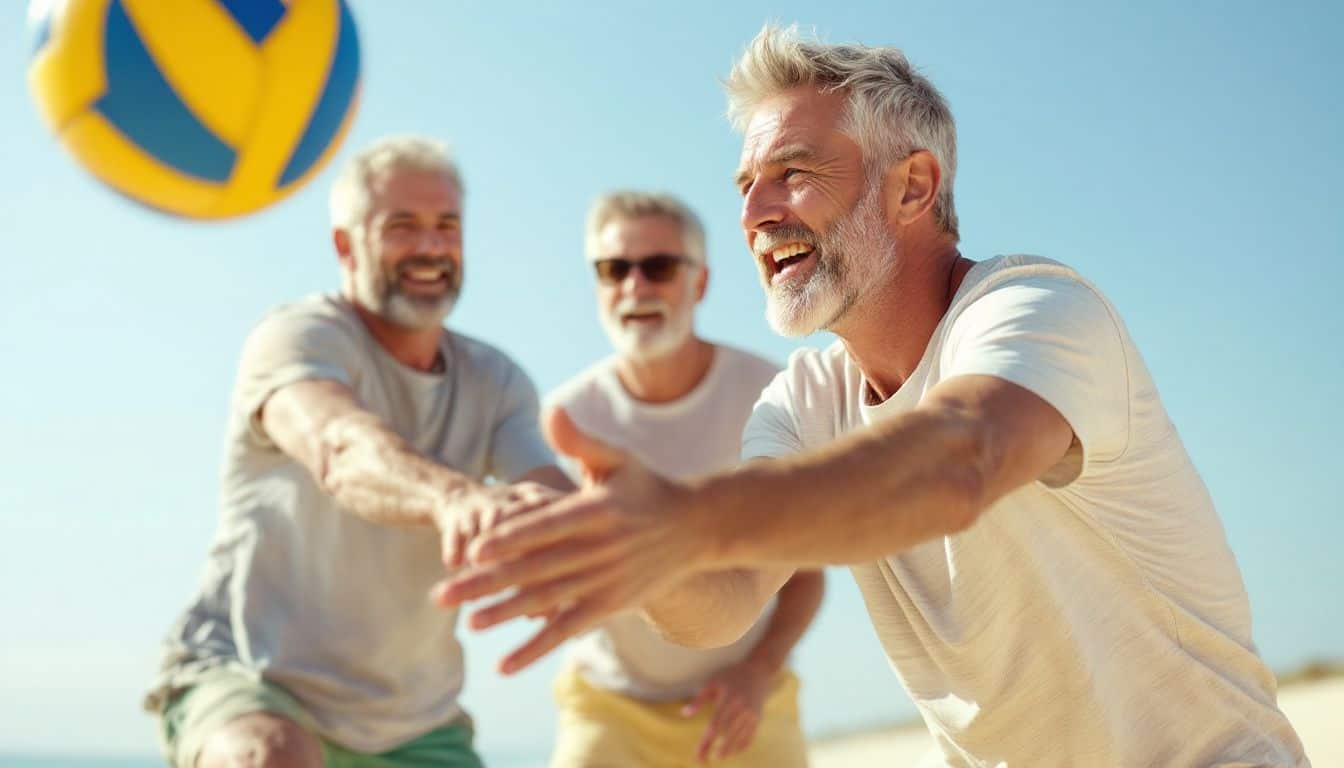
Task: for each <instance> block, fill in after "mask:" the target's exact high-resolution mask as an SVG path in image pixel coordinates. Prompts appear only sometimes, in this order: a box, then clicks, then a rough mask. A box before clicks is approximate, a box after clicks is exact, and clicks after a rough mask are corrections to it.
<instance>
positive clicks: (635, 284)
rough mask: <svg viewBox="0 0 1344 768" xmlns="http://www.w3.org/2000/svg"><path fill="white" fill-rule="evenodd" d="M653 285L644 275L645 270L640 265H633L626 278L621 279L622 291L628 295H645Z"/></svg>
mask: <svg viewBox="0 0 1344 768" xmlns="http://www.w3.org/2000/svg"><path fill="white" fill-rule="evenodd" d="M652 285H653V284H652V283H650V282H649V279H648V278H647V277H645V276H644V270H642V269H640V268H639V267H638V266H631V267H630V271H629V272H628V273H627V274H626V276H625V279H624V280H622V281H621V293H623V294H625V295H627V296H643V295H645V294H647V293H648V292H649V288H650V287H651V286H652Z"/></svg>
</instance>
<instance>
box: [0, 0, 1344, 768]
mask: <svg viewBox="0 0 1344 768" xmlns="http://www.w3.org/2000/svg"><path fill="white" fill-rule="evenodd" d="M840 5H841V4H838V3H836V4H829V6H830V7H827V8H825V9H824V10H823V9H822V5H821V4H817V3H809V4H803V3H793V2H773V3H769V4H765V3H746V2H744V3H731V4H729V3H710V2H685V3H679V4H677V5H676V6H675V7H665V6H658V7H655V6H651V5H645V4H620V5H615V4H613V5H608V4H601V3H598V4H590V5H584V6H582V7H580V6H578V5H577V4H572V3H570V4H560V3H546V4H538V5H536V6H531V5H525V4H517V3H492V4H490V5H489V9H488V10H487V7H486V4H483V3H482V4H475V5H468V4H464V3H451V4H450V3H439V2H431V0H415V1H412V0H399V2H397V3H387V2H374V1H373V0H363V1H360V0H355V1H354V2H352V7H353V10H354V13H355V17H356V20H357V22H358V24H359V28H360V34H361V43H362V46H363V57H364V67H365V68H364V76H363V91H362V103H361V106H360V113H359V116H358V117H357V119H356V121H355V123H354V126H353V129H352V131H351V132H350V135H349V136H348V137H347V141H346V144H345V145H344V147H343V149H342V151H341V153H340V154H339V155H338V157H337V161H338V162H339V161H340V160H343V159H344V158H345V157H347V156H348V155H349V152H350V150H351V148H353V147H355V146H358V145H361V144H364V143H367V142H368V141H370V140H372V139H373V138H375V137H377V136H380V135H383V134H386V133H393V132H397V133H401V132H423V133H429V134H433V135H435V136H439V137H442V138H445V139H447V140H448V141H449V142H450V143H451V144H452V146H453V147H454V148H455V150H456V151H457V152H458V154H459V157H460V160H461V163H462V166H463V169H464V172H465V176H466V182H467V188H468V197H467V219H466V258H467V284H466V289H465V296H464V299H463V301H462V302H461V303H460V304H459V308H458V309H457V310H456V311H455V313H454V314H453V316H452V317H451V318H450V320H449V324H450V325H451V326H453V327H454V328H456V329H459V330H462V331H463V332H466V333H469V334H473V335H476V336H479V337H482V338H484V339H486V340H489V341H491V342H493V343H495V344H497V345H499V346H501V347H503V348H504V349H505V350H507V351H508V352H510V353H512V354H513V355H514V356H515V357H516V358H517V359H518V360H519V361H520V362H521V363H522V364H523V366H524V367H525V368H526V369H527V370H528V371H529V372H530V373H531V375H532V376H533V378H534V380H535V381H536V383H537V385H538V387H539V388H540V389H542V390H543V391H544V390H548V389H550V388H552V387H554V386H556V385H558V384H559V383H561V382H562V381H564V380H565V379H566V378H567V377H568V376H570V375H571V374H573V373H574V372H576V371H577V370H578V369H580V368H581V367H583V366H585V365H587V364H588V363H590V362H591V361H593V360H594V359H596V358H598V357H600V356H602V355H604V354H606V352H607V347H606V343H605V339H604V337H603V336H602V333H601V330H600V328H599V326H598V324H597V321H596V314H595V310H594V306H593V302H592V288H591V282H590V278H589V275H588V272H587V271H586V270H585V269H584V267H583V263H582V258H581V243H582V217H583V213H584V211H585V209H586V207H587V204H588V202H589V201H590V200H591V199H592V197H593V196H594V195H596V194H597V193H599V192H601V191H603V190H606V189H609V188H612V187H616V186H651V187H657V188H661V189H666V190H669V191H672V192H674V193H676V194H679V195H681V196H683V197H684V198H686V199H687V200H688V201H689V202H690V203H691V204H692V205H693V206H694V207H696V208H697V209H698V210H699V211H700V212H701V214H702V215H703V217H704V219H705V222H706V226H707V229H708V234H709V244H710V259H711V267H712V272H711V281H710V290H709V296H708V298H707V299H706V301H705V303H704V305H703V307H702V310H701V313H700V316H699V328H700V330H701V331H702V333H703V334H704V335H706V336H708V337H710V338H713V339H719V340H723V341H728V342H731V343H733V344H736V345H739V346H743V347H746V348H749V349H753V350H756V351H759V352H761V353H764V354H767V355H769V356H772V357H774V358H776V359H779V360H782V359H783V358H784V357H785V356H786V355H787V353H788V351H789V350H790V349H791V348H793V346H794V345H795V344H796V342H794V341H791V340H786V339H780V338H777V337H774V336H773V335H771V333H770V331H769V329H768V328H767V326H766V325H765V322H764V320H763V314H762V313H763V307H764V303H763V299H762V296H761V291H760V288H759V287H758V285H757V282H756V276H755V271H754V267H753V266H752V264H751V261H750V259H749V257H748V256H747V253H746V250H745V248H744V247H743V245H742V241H741V235H740V231H739V229H738V225H737V213H738V199H737V194H736V192H735V191H734V189H733V186H732V184H731V176H732V172H733V170H734V167H735V163H736V159H737V152H738V148H739V140H738V138H737V137H736V136H734V135H733V134H732V133H731V131H730V130H729V128H728V126H727V123H726V122H725V120H724V119H723V112H724V99H723V96H722V93H721V91H720V89H719V87H718V85H717V83H716V78H718V77H721V76H722V75H723V74H725V73H726V71H727V69H728V66H729V64H730V62H731V60H732V58H733V56H734V55H735V54H736V53H737V52H738V51H740V50H741V48H742V46H743V45H744V44H745V43H746V42H747V41H748V40H749V39H750V38H751V36H752V35H753V34H754V33H755V32H756V30H757V29H758V28H759V27H760V25H761V23H762V22H763V21H765V20H768V19H775V20H781V21H785V22H792V21H798V22H801V23H802V24H804V25H808V26H813V25H814V26H815V27H816V29H817V30H818V31H819V32H820V33H821V35H822V36H823V37H825V38H827V39H830V40H832V41H859V42H864V43H869V44H884V45H896V46H899V47H902V48H903V49H905V51H906V52H907V54H908V55H909V56H910V58H911V59H912V60H913V61H914V62H915V63H916V64H918V65H919V66H920V67H921V68H922V69H923V70H924V72H925V73H926V74H927V75H928V76H929V77H930V78H932V79H933V81H934V82H935V83H936V84H937V85H938V86H939V87H940V88H941V89H942V90H943V92H944V93H945V95H946V96H947V97H948V99H949V101H950V102H951V105H952V109H953V112H954V114H955V115H956V118H957V120H958V130H959V140H960V167H959V169H958V174H957V182H956V192H957V206H958V211H959V213H960V216H961V221H962V233H963V238H964V241H963V248H962V252H963V254H965V255H966V256H968V257H971V258H976V259H979V258H986V257H988V256H992V255H994V254H997V253H1011V252H1031V253H1039V254H1042V255H1046V256H1050V257H1053V258H1056V259H1060V260H1062V261H1065V262H1068V263H1070V264H1072V265H1074V266H1076V267H1077V268H1079V269H1080V270H1081V271H1082V272H1084V273H1085V274H1086V275H1088V276H1089V277H1090V278H1092V279H1093V280H1094V281H1095V282H1096V283H1097V284H1098V285H1099V286H1100V287H1101V288H1102V289H1103V290H1105V291H1106V292H1107V293H1108V295H1109V296H1110V297H1111V299H1112V300H1113V301H1114V302H1115V304H1116V306H1117V307H1118V308H1119V309H1120V311H1121V313H1122V314H1123V315H1124V316H1125V318H1126V321H1127V323H1128V325H1129V327H1130V330H1131V332H1132V334H1133V336H1134V338H1135V339H1136V340H1137V342H1138V343H1139V345H1140V347H1141V349H1142V350H1143V353H1144V355H1145V357H1146V359H1147V361H1148V364H1149V367H1150V368H1151V369H1152V371H1153V373H1154V376H1155V377H1156V379H1157V382H1158V386H1159V388H1160V390H1161V392H1162V396H1163V398H1164V400H1165V402H1166V404H1167V407H1168V409H1169V411H1170V413H1171V415H1172V418H1173V419H1174V421H1175V423H1176V425H1177V427H1178V429H1179V430H1180V431H1181V434H1182V435H1183V437H1184V438H1185V440H1186V443H1187V446H1188V447H1189V449H1190V451H1191V454H1192V455H1193V457H1194V459H1195V462H1196V464H1197V466H1198V467H1199V469H1200V471H1201V473H1202V474H1203V476H1204V478H1205V480H1206V481H1207V482H1208V484H1209V486H1210V488H1211V490H1212V493H1213V496H1214V499H1215V501H1216V502H1217V504H1218V507H1219V510H1220V512H1221V515H1222V517H1223V520H1224V523H1225V525H1226V528H1227V533H1228V536H1229V539H1230V540H1231V543H1232V547H1233V550H1234V551H1235V552H1236V554H1237V558H1238V561H1239V562H1240V564H1241V567H1242V570H1243V573H1244V576H1245V578H1246V582H1247V586H1248V588H1249V591H1250V595H1251V599H1252V606H1253V609H1254V616H1255V639H1256V641H1257V643H1258V645H1259V647H1260V648H1261V650H1262V652H1263V654H1264V655H1265V657H1266V658H1267V659H1268V660H1269V662H1270V663H1271V665H1273V666H1274V667H1276V668H1285V667H1289V666H1292V665H1294V664H1297V663H1300V662H1302V661H1304V660H1306V659H1308V658H1311V657H1315V656H1324V655H1334V656H1340V655H1344V614H1341V613H1340V612H1339V611H1338V610H1334V609H1335V608H1336V607H1337V606H1338V601H1339V597H1338V596H1339V590H1340V588H1341V587H1344V565H1342V564H1341V563H1344V558H1341V557H1340V556H1339V554H1338V551H1339V549H1340V546H1341V544H1344V515H1342V514H1341V513H1344V501H1342V499H1344V493H1342V492H1341V491H1340V488H1339V485H1338V483H1339V478H1340V477H1341V475H1344V461H1341V458H1340V456H1341V451H1340V450H1339V447H1338V440H1339V432H1340V430H1341V428H1344V406H1341V398H1340V397H1339V392H1340V391H1341V380H1342V379H1344V344H1342V343H1341V341H1340V338H1341V334H1344V320H1341V314H1340V312H1339V310H1338V308H1337V304H1338V299H1337V297H1338V295H1339V288H1338V287H1339V286H1340V285H1341V284H1344V215H1341V213H1340V212H1341V210H1342V209H1344V192H1341V189H1344V187H1341V185H1340V184H1339V179H1341V178H1344V147H1342V146H1341V141H1340V137H1341V136H1344V90H1341V89H1340V88H1339V83H1338V77H1339V74H1340V72H1344V54H1341V52H1340V48H1339V46H1338V44H1337V41H1338V40H1339V39H1341V37H1344V15H1342V14H1341V10H1340V8H1339V6H1338V5H1336V4H1328V3H1296V4H1293V7H1291V8H1271V7H1270V6H1269V5H1266V4H1263V3H1261V4H1251V3H1223V2H1217V3H1215V2H1192V3H1182V4H1166V3H1157V2H1153V3H1137V4H1105V5H1092V4H1074V3H1030V4H1021V5H1022V6H1023V7H1020V8H1013V9H1010V8H1007V7H1005V6H1003V5H1001V4H997V3H993V4H991V3H984V4H956V5H955V6H954V5H953V4H924V5H916V4H908V3H891V2H881V3H878V2H874V3H865V4H857V3H856V4H843V7H838V6H840ZM1177 5H1179V6H1180V7H1179V8H1178V7H1176V6H1177ZM26 50H27V49H26V45H25V41H24V38H23V24H22V10H21V9H20V8H18V7H15V8H12V9H11V10H10V23H9V24H7V25H4V31H3V33H0V62H3V63H4V64H5V65H6V66H7V67H8V70H9V72H10V73H11V74H10V76H8V77H3V78H0V114H3V116H4V119H3V121H2V122H0V132H2V133H0V136H3V140H0V168H3V169H4V170H5V172H4V173H3V174H0V233H3V236H4V237H5V242H6V245H7V246H8V253H7V255H6V266H5V270H4V279H2V280H0V360H2V361H3V362H4V365H3V375H0V435H3V436H4V439H3V440H0V610H2V611H3V614H0V615H3V616H4V619H3V629H0V689H3V690H4V695H2V696H0V750H16V749H27V750H63V751H71V750H74V751H108V752H110V751H116V752H148V751H150V750H152V749H153V741H152V729H151V724H150V721H149V720H148V718H146V717H144V716H142V715H140V714H139V713H138V711H137V707H136V702H137V697H138V695H139V691H140V689H141V688H142V687H143V685H144V683H145V681H146V680H147V679H148V678H149V676H150V674H151V671H152V669H153V666H154V664H155V662H156V658H157V647H156V643H157V639H158V638H159V637H160V636H161V634H162V633H163V632H164V630H165V629H166V628H167V626H168V624H169V623H170V622H171V621H172V619H173V618H174V617H175V615H176V614H177V612H178V611H179V610H180V609H181V608H182V606H183V605H184V603H185V601H186V600H187V598H188V597H189V595H190V593H191V591H192V588H193V586H194V583H195V579H196V575H197V573H198V570H199V568H200V565H201V563H202V561H203V556H204V553H205V548H206V546H207V544H208V542H209V538H210V535H211V533H212V530H213V526H214V516H215V492H216V475H217V472H218V461H219V457H220V448H221V445H222V440H223V426H224V418H225V414H226V406H227V399H228V395H229V388H230V385H231V383H232V377H233V369H234V365H235V363H236V360H237V354H238V348H239V344H240V343H241V341H242V338H243V336H244V334H245V333H246V332H247V330H248V328H249V327H250V326H251V324H252V323H254V322H255V321H256V319H257V318H258V317H259V316H260V315H261V314H262V313H263V312H264V311H265V310H266V309H267V308H268V307H270V306H272V305H274V304H276V303H279V302H283V301H286V300H288V299H292V298H295V297H298V296H302V295H305V294H308V293H311V292H314V291H321V290H329V289H332V288H334V287H335V286H336V277H337V272H336V262H335V258H334V255H333V254H332V253H331V250H330V248H329V246H328V237H327V231H326V225H325V221H326V213H325V194H326V188H327V185H328V184H329V183H330V180H331V177H332V171H331V167H328V169H327V170H325V171H324V172H323V173H322V174H320V175H319V176H318V177H317V178H316V179H314V181H313V182H312V183H311V184H310V185H309V186H308V187H306V188H305V189H303V190H302V191H300V192H299V193H298V194H297V195H295V196H294V197H292V198H291V199H289V200H287V201H285V202H283V203H281V204H280V205H278V206H275V207H273V208H271V209H268V210H266V211H264V212H262V213H260V214H258V215H254V216H251V217H248V218H244V219H240V220H235V221H230V222H226V223H216V224H201V223H191V222H184V221H178V220H173V219H168V218H165V217H163V216H161V215H158V214H155V213H151V212H148V211H145V210H142V209H140V208H137V207H134V206H132V205H130V204H128V203H127V202H125V201H124V200H123V199H121V198H119V197H117V196H116V195H114V194H112V193H110V192H108V191H107V190H106V189H104V188H102V187H101V186H99V185H98V184H97V182H95V181H93V180H92V179H91V178H90V177H89V176H88V175H87V174H85V173H84V172H83V171H82V170H80V169H79V168H78V167H77V166H76V165H75V164H74V163H73V161H71V160H70V159H69V157H68V156H67V155H66V154H65V153H64V152H63V150H62V149H61V148H60V146H59V145H58V144H57V143H56V141H55V140H53V139H52V138H51V137H50V136H49V135H48V134H47V132H46V130H45V129H44V128H43V127H42V125H41V124H40V122H39V121H38V119H37V115H36V113H35V112H34V111H33V109H32V108H31V103H30V101H29V98H28V94H27V90H26V85H25V82H24V79H23V73H24V71H25V58H26V55H27V54H26ZM825 341H826V339H825V338H817V339H813V340H811V341H810V343H824V342H825ZM830 584H831V587H832V592H831V597H830V599H829V600H828V602H827V605H826V607H825V608H824V610H823V614H822V618H821V619H820V622H819V625H818V626H817V628H816V629H815V631H814V632H813V633H812V634H811V635H810V636H809V637H808V638H807V639H806V640H805V642H804V645H803V647H802V648H801V649H800V651H799V653H798V667H799V669H800V671H801V674H802V676H803V680H804V688H805V693H804V700H803V703H804V711H805V718H806V722H807V725H808V727H809V728H810V729H813V730H819V729H827V728H837V727H845V726H848V725H854V724H859V723H865V722H874V721H881V720H887V719H892V718H899V717H905V716H908V715H909V714H910V713H911V712H912V710H911V708H910V706H909V704H908V702H907V701H906V700H905V697H904V695H903V694H902V693H901V691H900V688H899V686H898V684H897V683H896V681H895V678H894V677H893V676H892V675H891V674H890V673H889V672H888V671H887V669H886V664H885V661H884V660H883V658H882V655H881V653H880V651H879V648H878V645H877V642H876V639H875V638H874V636H873V635H872V631H871V629H870V627H869V626H868V623H867V618H866V616H865V615H864V613H863V608H862V605H861V603H860V601H859V599H858V597H857V594H856V593H855V590H854V589H853V586H852V583H851V582H850V579H849V576H848V574H847V573H845V572H844V571H840V570H837V571H834V572H832V574H831V579H830ZM522 632H523V628H521V627H517V628H508V629H505V630H501V631H498V632H494V633H487V634H480V635H477V634H470V633H468V634H467V636H466V637H465V643H466V647H467V653H468V666H469V669H468V683H467V690H466V693H465V697H464V698H465V702H466V704H467V706H468V707H469V708H470V709H472V710H473V711H474V713H475V714H476V716H477V720H478V725H479V731H480V742H481V744H482V745H483V747H484V748H485V749H486V750H487V752H488V753H490V754H493V755H498V756H501V758H502V757H504V756H507V755H535V754H538V753H539V751H544V749H545V746H546V744H547V743H548V739H549V734H550V724H551V715H550V705H549V690H548V686H549V678H550V677H551V675H553V674H554V671H555V668H556V665H555V661H554V660H551V661H550V662H548V663H546V664H544V665H542V666H541V667H540V668H539V669H537V670H535V671H533V672H530V673H528V674H525V675H523V676H522V677H520V678H518V679H513V680H507V681H506V680H501V679H499V678H497V677H496V676H495V675H494V674H493V673H492V672H491V671H490V668H491V666H492V665H493V663H494V662H495V661H496V660H497V659H498V658H499V657H500V655H501V654H502V653H503V652H504V651H505V650H506V649H507V648H508V647H509V646H510V643H511V642H514V641H516V640H518V639H519V638H520V637H521V636H522ZM72 726H77V727H72Z"/></svg>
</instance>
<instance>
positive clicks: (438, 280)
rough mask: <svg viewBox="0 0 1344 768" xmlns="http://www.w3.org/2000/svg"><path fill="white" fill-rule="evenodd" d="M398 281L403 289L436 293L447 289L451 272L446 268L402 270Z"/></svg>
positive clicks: (429, 267)
mask: <svg viewBox="0 0 1344 768" xmlns="http://www.w3.org/2000/svg"><path fill="white" fill-rule="evenodd" d="M397 279H398V281H399V282H400V283H401V284H402V285H403V286H405V287H408V288H413V289H415V290H419V291H438V290H443V289H445V288H447V287H448V285H449V282H450V280H451V279H452V271H451V269H450V268H448V267H437V266H416V267H407V268H405V269H402V270H401V271H400V272H399V273H398V274H397Z"/></svg>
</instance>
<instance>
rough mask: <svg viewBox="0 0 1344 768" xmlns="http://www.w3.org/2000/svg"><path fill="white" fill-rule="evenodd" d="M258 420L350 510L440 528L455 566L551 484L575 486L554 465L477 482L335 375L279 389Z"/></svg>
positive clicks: (369, 516)
mask: <svg viewBox="0 0 1344 768" xmlns="http://www.w3.org/2000/svg"><path fill="white" fill-rule="evenodd" d="M260 423H261V426H262V429H263V430H264V431H265V433H266V434H267V435H268V436H269V437H270V439H271V440H272V441H273V442H274V443H275V444H276V446H278V447H279V448H280V450H282V451H284V452H285V453H286V454H287V455H289V456H290V457H291V458H293V459H295V460H296V461H298V462H299V463H300V464H302V465H303V466H304V467H306V468H307V469H308V471H309V472H310V473H311V474H312V476H313V478H314V480H316V481H317V484H318V486H319V487H320V488H321V489H322V490H323V491H324V492H326V493H328V494H330V495H331V496H332V497H334V498H335V499H336V500H337V501H338V502H340V504H341V506H342V507H344V508H345V509H347V510H349V511H350V512H352V513H354V514H356V515H359V516H360V517H362V518H364V519H366V520H369V521H370V522H374V523H379V524H382V525H433V526H435V527H437V528H438V529H439V530H440V531H442V532H443V533H444V559H445V562H446V563H447V564H449V565H450V566H453V565H457V564H460V562H461V560H462V553H463V551H464V547H465V545H466V543H467V542H469V541H470V539H471V538H472V537H473V536H475V535H477V534H478V533H480V532H481V531H483V530H486V529H488V528H489V527H490V526H491V525H493V524H494V523H495V522H496V521H497V518H498V517H500V516H502V515H503V514H506V512H507V510H511V509H514V508H521V507H523V506H525V505H527V504H531V503H535V502H537V501H540V500H541V499H543V498H549V497H551V496H553V494H552V493H550V492H549V490H548V489H559V490H568V489H570V488H572V487H573V486H572V485H571V484H570V483H569V482H568V480H567V479H566V478H565V476H564V473H562V472H561V471H560V470H559V469H558V468H556V467H540V468H538V469H535V470H533V471H532V472H530V473H528V474H527V475H525V476H524V477H523V478H522V481H523V482H521V483H519V484H515V485H513V486H507V487H491V486H486V485H484V484H482V483H480V482H477V481H476V480H474V479H472V478H470V477H468V476H466V475H464V474H462V473H460V472H457V471H456V470H454V469H452V468H450V467H446V466H444V465H442V464H440V463H438V462H435V461H433V460H431V459H429V458H427V457H425V456H423V455H421V454H420V453H419V452H417V451H416V450H415V448H414V447H413V446H411V444H410V443H408V442H407V441H406V440H405V439H404V438H402V437H401V436H400V435H398V434H397V433H396V432H394V431H393V430H392V429H391V428H390V427H388V426H387V425H386V424H384V423H383V421H382V420H381V419H379V418H378V416H376V415H375V414H374V413H372V412H371V411H369V410H367V409H366V408H364V406H363V405H362V404H361V403H360V402H359V401H358V399H357V398H356V397H355V394H354V393H353V392H352V391H350V389H349V388H348V387H346V386H345V385H344V384H341V383H340V382H337V381H328V380H305V381H300V382H296V383H294V384H290V385H287V386H284V387H282V388H280V389H279V390H277V391H276V392H275V393H274V394H272V395H271V396H270V397H269V398H267V399H266V401H265V403H264V404H263V405H262V409H261V413H260ZM532 481H535V482H532Z"/></svg>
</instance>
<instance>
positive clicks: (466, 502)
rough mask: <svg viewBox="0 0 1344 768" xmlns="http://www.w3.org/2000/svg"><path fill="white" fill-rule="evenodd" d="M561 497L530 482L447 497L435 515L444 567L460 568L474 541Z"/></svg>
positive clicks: (474, 489)
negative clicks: (503, 523)
mask: <svg viewBox="0 0 1344 768" xmlns="http://www.w3.org/2000/svg"><path fill="white" fill-rule="evenodd" d="M562 495H563V494H562V493H561V492H560V491H557V490H554V489H552V488H549V487H547V486H544V485H541V484H540V483H530V482H523V483H514V484H512V485H471V486H468V487H467V488H464V489H461V490H459V491H457V492H455V493H453V494H450V495H449V497H448V498H447V499H446V500H445V501H444V502H442V503H441V504H440V505H439V508H438V511H437V512H435V515H434V519H435V523H436V525H437V526H438V528H439V534H440V536H442V539H443V566H444V567H445V568H447V569H449V570H452V569H455V568H458V567H460V566H462V565H463V564H464V563H465V561H466V557H467V547H468V546H469V545H470V544H471V542H472V541H473V540H475V539H476V537H478V536H480V535H482V534H484V533H486V532H487V531H490V530H492V529H493V528H494V527H495V526H497V525H498V524H499V523H500V522H501V521H503V520H506V519H508V518H510V517H513V516H515V515H519V514H522V513H523V512H526V511H528V510H530V509H534V508H536V507H537V506H539V505H541V504H543V503H545V502H547V501H551V500H554V499H558V498H560V497H561V496H562Z"/></svg>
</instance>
